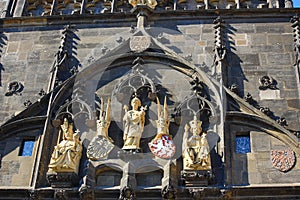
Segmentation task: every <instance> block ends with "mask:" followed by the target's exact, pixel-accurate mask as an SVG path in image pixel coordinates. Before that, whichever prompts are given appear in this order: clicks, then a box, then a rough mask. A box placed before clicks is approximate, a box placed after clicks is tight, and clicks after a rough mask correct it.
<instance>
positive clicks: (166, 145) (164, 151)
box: [149, 135, 176, 158]
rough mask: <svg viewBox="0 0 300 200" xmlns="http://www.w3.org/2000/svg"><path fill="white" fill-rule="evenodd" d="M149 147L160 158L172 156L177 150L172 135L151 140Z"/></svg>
mask: <svg viewBox="0 0 300 200" xmlns="http://www.w3.org/2000/svg"><path fill="white" fill-rule="evenodd" d="M149 148H150V150H151V152H152V153H153V154H154V155H155V156H157V157H159V158H172V157H173V156H174V154H175V152H176V147H175V144H174V141H173V140H172V136H170V135H163V136H161V138H159V139H156V140H153V141H151V142H150V143H149Z"/></svg>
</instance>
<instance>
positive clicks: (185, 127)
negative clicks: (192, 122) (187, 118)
mask: <svg viewBox="0 0 300 200" xmlns="http://www.w3.org/2000/svg"><path fill="white" fill-rule="evenodd" d="M189 128H190V127H189V125H187V124H186V125H185V126H184V131H185V132H188V131H189Z"/></svg>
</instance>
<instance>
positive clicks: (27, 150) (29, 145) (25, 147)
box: [20, 139, 34, 156]
mask: <svg viewBox="0 0 300 200" xmlns="http://www.w3.org/2000/svg"><path fill="white" fill-rule="evenodd" d="M33 147H34V140H33V139H29V140H24V141H23V144H22V146H21V151H20V156H32V151H33Z"/></svg>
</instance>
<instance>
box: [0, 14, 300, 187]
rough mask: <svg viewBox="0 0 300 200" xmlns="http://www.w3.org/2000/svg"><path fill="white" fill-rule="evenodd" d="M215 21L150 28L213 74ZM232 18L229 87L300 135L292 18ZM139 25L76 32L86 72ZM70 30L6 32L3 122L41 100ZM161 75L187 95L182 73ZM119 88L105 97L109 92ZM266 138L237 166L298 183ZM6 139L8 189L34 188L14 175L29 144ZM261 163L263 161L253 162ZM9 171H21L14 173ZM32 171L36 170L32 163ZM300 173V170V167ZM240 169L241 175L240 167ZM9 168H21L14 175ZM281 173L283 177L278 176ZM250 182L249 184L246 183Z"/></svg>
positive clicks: (255, 179) (0, 100)
mask: <svg viewBox="0 0 300 200" xmlns="http://www.w3.org/2000/svg"><path fill="white" fill-rule="evenodd" d="M213 19H214V18H213V17H212V18H211V19H209V20H208V19H205V20H187V21H183V20H181V21H173V22H170V21H158V22H151V27H153V28H151V29H146V30H148V31H149V34H150V35H152V36H153V37H154V38H156V39H157V40H158V41H160V42H161V43H162V44H164V45H165V46H167V47H168V48H169V49H170V50H172V51H174V52H175V53H177V54H178V55H179V56H182V57H184V58H185V59H186V60H188V61H190V62H192V63H193V64H195V65H196V66H198V67H200V68H201V69H202V70H204V71H206V72H207V73H208V74H209V75H211V74H212V68H213V63H214V62H213V61H214V52H213V49H214V28H213V26H214V25H213V24H212V21H213ZM225 21H226V22H227V23H228V29H229V30H230V32H229V33H228V35H227V38H228V44H227V48H228V54H227V59H228V75H229V79H228V83H227V84H228V86H229V85H231V84H233V83H236V84H237V85H238V87H239V88H240V96H241V97H243V96H244V95H245V94H247V93H248V92H249V93H250V94H252V96H253V97H254V99H256V100H257V101H258V102H259V104H260V105H261V106H267V107H269V108H270V109H271V110H272V111H273V112H274V114H275V115H277V116H280V117H285V118H287V121H288V123H289V125H290V126H289V127H291V128H293V129H295V130H299V129H300V125H299V124H300V121H299V120H300V106H299V90H298V87H299V85H297V80H296V76H295V68H294V67H293V64H294V52H293V46H292V45H293V36H292V29H291V27H290V23H289V19H288V18H284V19H282V20H281V21H282V22H276V23H274V21H272V20H269V19H261V21H259V20H255V21H254V20H253V19H249V20H247V19H244V20H243V21H242V22H241V21H239V20H238V19H236V20H233V19H228V20H226V19H225ZM134 24H135V22H127V23H124V24H122V25H121V26H122V27H119V26H120V24H110V25H109V26H107V27H103V26H102V25H98V24H85V25H78V27H77V28H78V32H75V33H76V35H77V36H78V38H79V39H76V42H77V43H78V44H76V47H77V49H74V51H75V52H76V53H77V54H76V55H75V54H74V56H75V57H76V58H77V59H78V61H79V63H80V64H81V66H82V68H86V67H87V66H88V65H89V64H91V63H93V62H94V61H96V60H97V59H98V58H100V57H102V56H104V55H105V54H106V53H107V52H108V51H112V50H113V49H114V48H115V47H117V46H118V45H120V44H121V43H122V42H123V41H124V40H127V39H128V38H129V37H130V36H131V35H132V33H131V32H130V31H131V28H130V26H131V25H134ZM161 27H165V28H161ZM62 30H63V26H56V25H50V26H48V27H47V26H45V27H32V28H28V27H27V28H25V27H20V28H5V29H3V30H2V31H3V33H2V35H1V38H2V41H3V42H2V44H3V47H2V49H1V50H2V53H1V64H2V70H1V74H0V75H1V82H0V83H1V87H0V93H1V95H0V123H1V124H3V123H5V122H6V121H7V120H8V119H10V117H11V116H12V115H16V114H17V113H19V112H20V111H22V110H23V109H25V107H24V104H23V103H24V102H25V101H26V100H30V101H31V102H35V101H37V100H38V99H39V98H40V96H39V95H38V93H39V91H40V90H41V89H44V90H45V91H46V90H47V87H48V82H49V78H50V74H51V69H52V65H53V62H54V59H55V58H54V56H55V53H56V52H57V51H58V47H59V46H60V42H61V31H62ZM230 41H231V42H232V43H230ZM159 73H161V75H163V78H164V80H161V81H163V82H166V83H168V84H169V85H168V86H169V87H170V90H171V91H172V90H181V89H182V90H185V91H186V89H187V87H186V85H184V86H183V85H182V84H181V82H177V78H178V77H179V76H177V75H176V73H175V74H171V73H169V72H168V71H159ZM264 75H269V76H272V77H273V78H274V79H275V80H276V81H277V82H278V85H277V87H278V90H276V91H260V90H259V89H258V87H259V83H258V80H259V78H261V77H262V76H264ZM180 78H182V77H180ZM12 81H19V82H21V83H22V84H23V85H24V90H23V91H22V95H13V96H9V97H7V96H5V93H6V91H7V87H8V84H9V83H10V82H12ZM185 81H188V80H185ZM112 87H113V86H111V88H110V90H106V91H104V92H103V93H104V94H105V95H108V94H109V91H111V89H112ZM24 134H25V133H24ZM260 134H261V133H259V134H252V133H251V138H252V143H251V144H252V145H253V149H254V151H253V152H252V153H251V154H249V156H248V157H242V158H239V156H236V157H235V158H234V159H235V160H236V162H237V164H235V166H245V165H246V164H245V163H248V164H247V165H248V167H247V168H243V169H249V170H250V171H249V173H248V174H246V175H241V176H242V177H243V176H247V179H248V182H249V183H250V184H252V183H253V184H254V183H271V182H272V181H279V182H282V183H285V182H287V178H284V177H287V174H288V177H290V178H291V180H290V182H293V181H295V180H296V179H295V178H294V177H296V176H294V175H295V173H297V172H298V171H297V170H298V169H297V170H292V171H291V172H288V173H287V174H283V175H282V174H280V173H279V172H277V171H276V172H275V170H274V169H273V168H272V167H270V166H271V163H267V162H269V161H268V160H269V157H268V155H269V154H268V153H267V152H268V151H269V149H272V148H271V147H272V146H271V144H270V148H268V149H261V148H259V147H258V146H259V141H258V140H257V139H256V138H257V137H258V136H259V135H260ZM263 137H264V138H265V137H266V140H268V141H270V143H272V141H273V140H275V139H274V138H270V137H269V136H265V135H263ZM6 141H7V142H4V143H6V144H8V147H6V146H5V147H4V145H3V144H4V143H3V144H2V142H1V145H3V149H6V148H9V146H10V145H12V144H15V146H14V149H13V150H11V152H10V153H6V152H7V151H6V150H3V152H4V158H3V160H2V166H3V167H2V168H1V169H0V170H3V171H5V172H3V173H1V176H3V177H2V179H1V181H2V182H1V184H3V185H28V181H29V180H28V179H24V182H17V181H15V180H14V178H13V176H17V175H13V174H15V173H16V172H17V171H18V172H19V175H20V174H22V173H21V172H20V169H21V165H22V164H20V159H23V158H18V156H17V154H18V150H17V149H18V147H19V145H20V141H21V140H20V141H19V142H18V144H17V141H18V140H16V139H15V138H14V139H13V138H11V139H7V140H6ZM272 144H273V143H272ZM256 145H257V146H256ZM280 145H281V144H280ZM240 157H241V156H240ZM24 159H25V158H24ZM26 159H27V158H26ZM28 159H32V158H28ZM253 160H255V162H252V161H253ZM244 161H246V162H245V163H242V164H239V162H244ZM27 162H29V163H31V162H32V160H30V161H25V162H24V163H27ZM22 163H23V162H22ZM253 163H255V166H253V165H254V164H253ZM261 163H263V164H261ZM250 164H251V166H250ZM18 165H20V168H19V169H18V170H17V168H18V167H17V166H18ZM9 166H16V167H15V168H14V169H13V168H11V167H9ZM26 166H29V165H27V164H26ZM296 168H298V165H297V166H296ZM235 169H236V170H237V171H239V170H240V168H239V167H237V168H235ZM9 170H17V171H13V172H10V171H9ZM21 171H23V170H21ZM251 173H253V174H251ZM258 174H260V175H258ZM277 175H278V177H280V178H278V179H276V176H277ZM22 176H23V174H22ZM265 176H268V177H265ZM237 177H240V176H237ZM297 178H298V177H297ZM242 180H244V179H243V178H242ZM260 181H262V182H260ZM233 182H234V181H233ZM235 183H236V184H244V182H242V183H240V182H238V181H236V182H235Z"/></svg>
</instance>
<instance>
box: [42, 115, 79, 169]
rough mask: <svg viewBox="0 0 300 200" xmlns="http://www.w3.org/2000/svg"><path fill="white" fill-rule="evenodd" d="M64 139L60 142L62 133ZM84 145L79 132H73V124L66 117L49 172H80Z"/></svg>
mask: <svg viewBox="0 0 300 200" xmlns="http://www.w3.org/2000/svg"><path fill="white" fill-rule="evenodd" d="M61 134H63V140H62V141H60V142H59V139H60V135H61ZM81 154H82V145H81V143H80V141H79V134H78V133H77V132H76V133H75V134H74V132H73V124H71V123H70V124H69V122H68V120H67V119H66V118H65V119H64V122H63V124H62V125H61V130H60V132H59V137H58V144H57V145H56V146H55V147H54V151H53V153H52V155H51V160H50V163H49V166H48V167H49V170H48V172H75V173H76V174H77V173H78V168H79V163H80V158H81Z"/></svg>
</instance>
